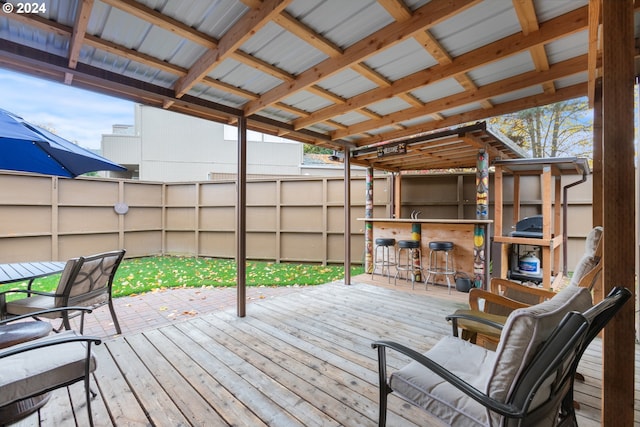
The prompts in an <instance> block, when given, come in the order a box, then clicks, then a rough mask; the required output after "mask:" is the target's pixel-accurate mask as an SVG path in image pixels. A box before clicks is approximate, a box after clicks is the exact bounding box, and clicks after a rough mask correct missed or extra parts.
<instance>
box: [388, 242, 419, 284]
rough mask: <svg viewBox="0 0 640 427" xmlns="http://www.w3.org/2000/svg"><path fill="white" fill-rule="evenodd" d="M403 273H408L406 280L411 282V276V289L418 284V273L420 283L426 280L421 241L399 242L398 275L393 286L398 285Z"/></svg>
mask: <svg viewBox="0 0 640 427" xmlns="http://www.w3.org/2000/svg"><path fill="white" fill-rule="evenodd" d="M401 271H406V272H407V273H406V276H405V280H406V281H409V275H411V288H412V289H413V287H414V286H415V284H416V276H417V272H418V271H419V272H420V276H419V279H418V280H417V281H418V282H421V281H422V279H423V278H424V272H423V271H422V251H421V250H420V240H398V256H397V257H396V275H395V277H394V278H393V284H394V285H395V284H396V281H397V279H398V275H399V274H400V272H401Z"/></svg>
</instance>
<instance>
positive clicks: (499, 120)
mask: <svg viewBox="0 0 640 427" xmlns="http://www.w3.org/2000/svg"><path fill="white" fill-rule="evenodd" d="M489 123H490V124H491V125H493V126H496V127H497V128H498V129H499V130H500V132H502V133H503V134H505V135H506V136H508V137H509V138H510V139H511V140H512V141H514V142H515V143H516V144H518V145H519V146H521V147H522V148H524V149H526V150H529V151H530V152H531V157H561V156H578V157H588V158H591V157H592V154H593V143H592V140H593V114H592V113H591V111H590V110H589V105H588V103H587V100H586V98H579V99H573V100H569V101H563V102H558V103H555V104H550V105H545V106H543V107H535V108H531V109H529V110H524V111H519V112H516V113H512V114H507V115H504V116H500V117H494V118H492V119H490V120H489Z"/></svg>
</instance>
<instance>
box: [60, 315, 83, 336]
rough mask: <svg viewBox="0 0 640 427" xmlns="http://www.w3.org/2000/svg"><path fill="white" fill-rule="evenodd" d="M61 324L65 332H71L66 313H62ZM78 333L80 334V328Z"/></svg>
mask: <svg viewBox="0 0 640 427" xmlns="http://www.w3.org/2000/svg"><path fill="white" fill-rule="evenodd" d="M62 324H63V325H64V328H65V329H66V330H67V331H70V330H71V323H70V322H69V313H67V312H66V311H63V312H62ZM60 329H62V328H60ZM80 333H82V328H80Z"/></svg>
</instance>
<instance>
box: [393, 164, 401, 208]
mask: <svg viewBox="0 0 640 427" xmlns="http://www.w3.org/2000/svg"><path fill="white" fill-rule="evenodd" d="M394 177H395V179H394V180H393V184H394V185H393V217H394V218H401V217H402V215H401V214H402V174H401V173H400V172H398V173H396V174H394Z"/></svg>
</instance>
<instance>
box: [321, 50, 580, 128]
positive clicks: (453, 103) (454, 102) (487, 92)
mask: <svg viewBox="0 0 640 427" xmlns="http://www.w3.org/2000/svg"><path fill="white" fill-rule="evenodd" d="M586 61H587V58H586V55H583V56H580V57H577V58H571V59H568V60H566V61H564V62H561V63H558V64H555V65H554V66H553V67H551V68H550V69H549V70H547V71H543V72H539V71H529V72H527V73H523V74H520V75H517V76H513V77H510V78H508V79H504V80H500V81H497V82H494V83H491V84H488V85H485V86H483V87H481V88H478V90H477V91H476V92H475V94H474V95H475V99H471V100H470V99H469V95H468V94H467V93H464V92H463V93H457V94H454V95H450V96H447V97H444V98H441V99H438V100H436V101H433V102H430V103H428V104H426V105H424V106H422V107H419V108H409V109H405V110H401V111H398V112H395V113H392V114H388V115H386V116H384V117H382V118H381V119H378V120H375V121H372V120H369V121H366V122H360V123H358V124H355V125H353V126H350V127H349V128H348V129H346V130H344V131H336V132H334V134H333V135H332V136H333V137H334V138H336V139H340V138H344V137H347V136H350V135H355V134H359V133H362V132H364V131H366V130H367V129H378V128H381V127H384V126H390V125H393V124H396V123H399V122H402V121H406V120H411V119H415V118H418V117H421V116H426V115H429V114H433V113H438V112H439V111H442V110H443V109H449V108H455V107H460V106H463V105H467V104H469V103H470V102H477V101H480V100H484V99H488V98H491V97H493V96H497V95H500V94H504V93H508V92H515V91H518V90H521V89H524V88H526V87H529V86H531V85H535V84H542V83H545V82H548V81H553V80H556V79H559V78H562V77H567V76H570V75H573V74H577V73H580V72H581V71H583V70H584V68H585V66H586ZM483 108H484V107H483Z"/></svg>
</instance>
